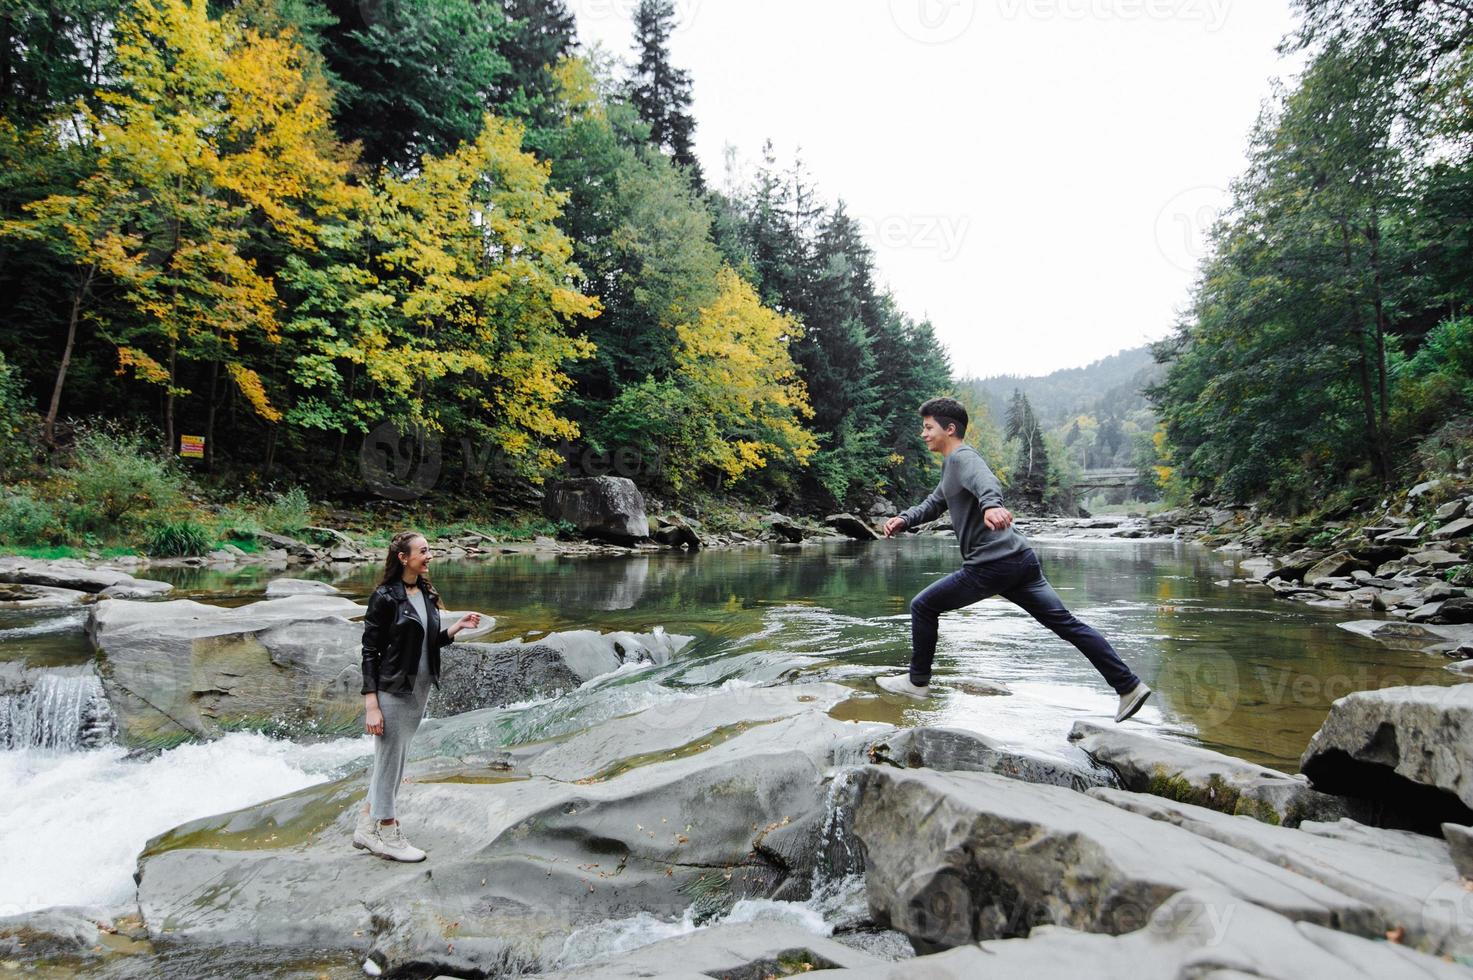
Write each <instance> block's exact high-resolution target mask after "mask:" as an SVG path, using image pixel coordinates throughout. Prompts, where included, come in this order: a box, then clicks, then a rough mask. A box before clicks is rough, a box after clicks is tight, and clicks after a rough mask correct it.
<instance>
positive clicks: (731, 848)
mask: <svg viewBox="0 0 1473 980" xmlns="http://www.w3.org/2000/svg"><path fill="white" fill-rule="evenodd" d="M783 690H784V693H785V695H786V703H787V705H788V707H787V708H786V709H780V708H778V707H776V706H775V705H774V706H773V709H772V710H771V711H770V712H769V713H770V714H771V715H772V716H773V717H771V718H769V719H767V720H765V722H764V723H757V724H752V725H750V726H749V727H746V728H745V729H744V730H741V731H738V732H735V733H732V734H729V735H728V736H727V737H718V736H719V734H720V733H719V732H718V731H717V728H719V726H717V728H713V726H712V724H711V720H712V717H713V716H712V715H710V714H709V713H707V712H701V711H694V710H692V711H689V712H688V713H686V714H684V715H682V716H681V719H682V720H681V721H680V722H679V723H678V724H677V723H675V722H672V720H671V718H670V716H669V715H668V714H664V713H662V710H661V708H660V707H655V708H650V709H648V710H647V711H645V712H641V713H640V714H639V715H635V716H631V718H622V719H617V720H616V721H615V722H611V723H607V724H608V726H609V727H607V728H604V726H595V727H594V728H593V729H592V730H591V731H590V732H589V733H588V738H587V740H586V741H585V742H584V743H583V744H582V746H581V748H580V751H583V750H587V751H589V753H590V754H589V755H588V757H587V758H586V759H585V761H584V762H583V764H582V765H579V764H577V761H576V755H577V753H576V752H573V751H569V750H567V749H564V748H563V746H564V745H565V744H566V743H561V742H559V741H553V742H550V743H546V744H544V745H542V746H532V747H528V748H527V750H526V751H525V752H521V753H520V754H519V752H518V751H517V750H516V747H512V751H511V752H510V753H509V754H510V755H511V756H512V757H514V758H515V759H516V767H515V768H511V769H508V768H505V764H504V763H494V764H490V765H487V764H486V763H485V762H484V761H483V760H479V759H477V758H467V759H463V760H455V759H451V758H448V757H447V756H445V755H444V754H443V752H441V753H440V754H438V755H437V756H436V757H435V758H432V759H427V760H425V761H423V762H421V763H417V764H414V765H413V766H412V767H411V770H410V782H408V783H407V784H406V785H405V786H404V787H403V788H402V790H401V793H400V796H399V800H400V811H401V817H402V819H403V821H404V826H405V833H406V835H407V836H408V837H409V838H410V840H412V841H413V842H415V843H416V844H417V845H419V846H421V847H424V848H425V849H426V850H427V851H428V852H429V854H430V858H429V860H428V861H427V862H425V863H423V864H418V865H398V864H393V863H389V862H383V861H380V860H378V859H375V858H373V857H371V856H368V855H366V854H363V853H361V852H355V851H353V850H352V848H351V847H350V846H349V839H350V836H351V833H352V828H353V825H354V821H355V820H356V816H357V811H358V807H359V805H360V804H361V802H362V800H363V796H364V792H365V789H366V782H367V775H366V774H360V775H357V776H353V777H350V778H347V779H344V780H340V781H338V782H335V783H329V784H325V785H322V786H314V787H311V788H310V789H307V790H304V791H302V792H299V793H295V794H292V795H290V796H286V797H282V798H281V799H278V800H274V801H270V802H267V803H263V804H260V805H258V806H254V807H249V808H246V809H244V810H240V811H236V812H234V813H230V814H222V815H220V816H217V817H210V818H207V819H205V820H199V821H194V822H193V823H190V824H185V825H184V826H181V827H179V828H176V829H175V830H173V831H170V832H169V833H167V834H164V835H161V836H160V837H158V838H155V839H154V840H153V841H150V843H149V845H148V847H147V848H146V849H145V851H144V853H143V855H142V856H141V857H140V859H139V893H138V897H139V906H140V909H141V911H142V914H143V916H144V919H145V922H146V924H147V926H148V929H149V931H150V933H151V934H152V935H154V936H155V937H158V938H161V939H169V940H171V941H174V942H185V943H190V944H196V945H201V946H207V947H216V946H230V945H239V944H266V945H273V946H282V947H287V946H308V947H320V948H353V949H358V950H361V951H365V952H368V951H371V952H372V953H373V955H375V956H376V957H378V958H379V959H380V960H381V961H382V962H383V963H384V964H385V966H386V967H387V968H390V969H404V970H407V971H411V972H430V971H435V970H438V971H441V972H450V973H457V974H461V975H473V974H476V973H478V972H485V971H488V970H493V969H494V970H506V969H510V968H515V969H520V970H528V971H530V970H544V969H548V968H551V967H553V966H555V964H556V960H557V957H558V955H559V953H560V951H561V949H562V944H563V940H564V938H565V937H566V936H567V935H568V934H569V933H570V932H571V931H572V930H573V929H576V928H579V927H581V926H587V925H589V924H591V923H594V922H599V921H602V920H606V919H617V918H625V917H629V916H633V915H636V914H638V913H645V914H649V915H654V916H656V917H659V918H664V919H666V920H668V921H678V920H679V919H680V918H681V917H682V915H683V914H684V913H685V911H686V910H687V909H689V908H692V907H694V908H695V909H696V910H697V911H698V912H699V913H700V914H701V915H712V914H717V913H720V912H721V911H723V910H725V909H727V908H729V907H730V906H731V904H732V903H734V902H735V901H736V900H738V899H740V898H743V897H759V898H778V899H802V898H805V897H807V894H808V889H809V888H810V887H811V882H812V875H811V872H812V869H813V867H814V863H815V861H816V860H817V859H818V856H819V854H820V851H821V846H820V845H821V842H822V835H823V828H824V826H825V817H826V814H827V809H826V799H827V790H828V783H829V780H828V776H827V772H828V770H829V768H830V765H831V762H832V752H833V748H834V746H835V745H836V744H837V743H838V742H839V741H840V740H842V739H843V738H844V737H845V736H850V735H853V734H856V733H860V732H864V731H866V730H869V731H875V730H877V729H876V726H865V725H862V724H858V723H854V722H841V721H837V720H835V719H833V718H830V717H829V716H828V715H827V714H826V713H825V712H826V709H827V707H828V706H830V705H831V704H833V703H837V700H838V699H840V698H841V697H842V696H843V693H846V692H845V690H844V689H843V688H839V687H837V686H835V685H798V686H793V687H791V688H786V689H783ZM725 698H726V695H725V693H724V692H722V693H718V694H714V695H712V696H711V698H710V699H709V704H708V705H707V707H708V708H710V709H711V710H712V712H715V711H718V710H719V705H720V703H721V702H722V701H723V699H725ZM800 699H807V700H800ZM775 700H779V699H775ZM477 714H480V713H477ZM484 714H485V715H486V717H487V719H488V723H490V724H493V725H494V724H495V718H496V715H497V712H495V711H494V710H492V711H488V712H485V713H484ZM641 716H643V717H642V722H643V724H641ZM473 720H474V719H473V717H472V716H471V715H465V716H461V717H460V718H458V719H454V720H453V721H454V722H455V723H456V724H457V725H459V726H461V727H463V726H465V725H467V724H470V723H472V722H473ZM600 729H603V731H602V737H600V734H599V733H600ZM640 730H645V731H657V732H659V733H660V739H661V741H660V743H659V744H662V745H671V746H680V748H679V749H675V750H672V751H669V752H655V753H651V752H649V751H648V750H647V748H646V746H645V745H644V744H641V742H639V741H638V740H633V739H630V738H629V737H628V734H629V733H630V732H633V731H640ZM453 741H455V742H462V743H463V742H469V741H472V740H470V739H466V738H461V739H456V740H453ZM443 744H444V743H442V747H443ZM604 745H613V746H622V750H623V752H624V757H623V758H622V759H621V758H617V757H613V756H610V755H609V754H607V753H606V752H603V751H599V752H593V750H594V749H595V748H598V747H600V746H604ZM555 750H561V756H550V757H549V759H548V761H547V762H545V763H542V764H541V765H540V766H539V765H538V758H539V754H540V753H541V752H546V753H551V752H553V751H555Z"/></svg>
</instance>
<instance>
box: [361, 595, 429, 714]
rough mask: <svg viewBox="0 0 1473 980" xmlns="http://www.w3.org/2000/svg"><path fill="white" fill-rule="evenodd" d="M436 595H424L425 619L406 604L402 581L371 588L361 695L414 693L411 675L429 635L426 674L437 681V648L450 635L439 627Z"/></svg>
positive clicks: (416, 666) (365, 616)
mask: <svg viewBox="0 0 1473 980" xmlns="http://www.w3.org/2000/svg"><path fill="white" fill-rule="evenodd" d="M435 599H436V596H434V595H432V594H429V592H428V590H426V594H425V618H427V619H428V620H429V622H428V623H421V622H420V621H419V614H418V613H417V612H415V610H414V607H413V606H412V605H410V603H409V594H408V593H407V592H405V591H404V582H403V580H402V579H401V580H398V581H394V582H388V583H385V584H384V585H380V586H379V587H378V588H376V589H374V590H373V595H371V596H369V597H368V611H367V612H366V613H365V614H364V616H363V691H362V692H361V693H363V694H369V693H372V692H374V691H385V692H387V693H389V694H412V693H414V675H415V673H416V672H417V671H418V670H419V657H420V653H421V652H422V650H423V649H424V636H425V634H429V637H430V677H431V678H432V679H433V681H434V683H435V685H436V686H437V687H438V686H439V684H440V648H441V647H443V646H447V645H448V644H449V643H450V642H451V640H450V634H449V633H448V632H447V631H446V630H445V629H443V628H442V627H441V626H440V610H439V609H438V608H437V606H436V603H435Z"/></svg>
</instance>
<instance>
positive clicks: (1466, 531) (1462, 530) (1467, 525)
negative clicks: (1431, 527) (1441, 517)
mask: <svg viewBox="0 0 1473 980" xmlns="http://www.w3.org/2000/svg"><path fill="white" fill-rule="evenodd" d="M1470 534H1473V518H1467V517H1462V518H1459V519H1457V520H1455V521H1449V522H1448V523H1446V524H1444V525H1443V526H1442V527H1440V528H1438V529H1437V530H1435V531H1433V532H1432V540H1434V541H1451V540H1452V539H1453V538H1466V537H1467V536H1468V535H1470Z"/></svg>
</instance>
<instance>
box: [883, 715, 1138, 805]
mask: <svg viewBox="0 0 1473 980" xmlns="http://www.w3.org/2000/svg"><path fill="white" fill-rule="evenodd" d="M867 755H868V758H869V761H870V762H874V763H876V764H880V765H892V766H897V767H899V768H901V769H922V768H924V769H935V770H937V771H939V772H958V771H960V772H993V773H997V774H998V775H1001V776H1008V777H1010V778H1012V779H1021V780H1024V781H1026V782H1030V783H1046V784H1048V785H1050V786H1065V787H1068V788H1069V789H1074V790H1083V789H1087V788H1089V787H1091V786H1112V785H1117V784H1118V782H1117V780H1116V779H1115V777H1114V774H1113V773H1112V772H1110V771H1109V770H1108V769H1104V768H1102V767H1100V766H1095V765H1091V763H1090V760H1089V759H1088V757H1084V756H1083V755H1082V754H1081V755H1080V757H1078V758H1075V759H1072V760H1071V759H1064V758H1054V757H1050V756H1046V755H1042V754H1039V753H1036V752H1028V751H1023V750H1019V749H1013V748H1009V747H1007V746H1005V745H1003V744H1002V743H1000V742H998V741H996V740H995V739H991V738H988V737H987V736H985V735H982V734H979V733H977V732H971V731H967V730H966V729H961V728H933V727H921V728H906V729H902V730H901V731H899V732H896V733H895V734H893V735H887V736H885V737H883V738H880V739H876V740H875V741H873V742H871V743H870V744H869V746H868V751H867Z"/></svg>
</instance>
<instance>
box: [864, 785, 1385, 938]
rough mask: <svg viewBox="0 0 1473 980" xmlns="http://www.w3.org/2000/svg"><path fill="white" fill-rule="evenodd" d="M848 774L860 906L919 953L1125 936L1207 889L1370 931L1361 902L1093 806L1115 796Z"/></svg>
mask: <svg viewBox="0 0 1473 980" xmlns="http://www.w3.org/2000/svg"><path fill="white" fill-rule="evenodd" d="M859 780H860V784H859V795H858V804H857V809H856V812H855V818H854V831H855V834H856V836H857V837H858V838H859V840H860V841H861V842H862V843H863V844H864V847H865V855H866V889H867V893H868V896H869V904H870V911H871V913H872V914H873V916H874V917H875V919H876V921H877V922H878V923H879V924H881V925H890V926H892V927H894V928H897V929H900V930H901V931H902V932H905V933H906V934H907V935H909V936H910V937H911V940H912V942H913V943H915V945H916V948H917V950H918V951H921V952H927V951H932V950H935V949H938V948H944V947H948V946H957V945H962V944H965V943H971V942H976V941H977V940H980V939H993V938H1002V937H1009V936H1021V935H1027V934H1028V932H1029V931H1030V930H1031V929H1033V928H1036V927H1038V926H1041V925H1050V924H1051V925H1062V926H1068V927H1070V928H1077V929H1082V930H1086V931H1089V932H1105V933H1110V934H1120V933H1125V932H1131V931H1134V930H1136V929H1139V928H1141V927H1142V926H1143V925H1145V923H1146V921H1147V920H1148V919H1149V918H1150V916H1151V914H1152V913H1153V912H1154V911H1155V910H1156V909H1157V908H1158V907H1159V906H1160V905H1161V904H1162V903H1163V902H1164V901H1166V900H1167V899H1168V898H1170V897H1171V896H1172V895H1174V894H1176V893H1178V892H1182V891H1188V890H1191V889H1193V888H1200V887H1204V886H1211V887H1216V888H1220V889H1222V890H1224V891H1226V892H1228V893H1229V894H1231V895H1233V896H1236V898H1237V899H1238V900H1240V901H1243V902H1252V903H1255V904H1258V905H1262V906H1264V907H1265V908H1270V909H1273V910H1275V911H1277V912H1279V913H1281V914H1283V915H1287V916H1289V917H1290V918H1293V919H1296V920H1302V921H1308V922H1316V923H1320V924H1324V925H1327V926H1333V927H1336V928H1341V929H1347V930H1349V931H1351V932H1355V933H1357V934H1361V935H1376V934H1379V927H1380V920H1379V918H1378V917H1377V916H1376V914H1375V913H1374V912H1373V911H1372V909H1371V907H1370V906H1368V905H1367V904H1366V903H1364V902H1362V901H1360V900H1357V899H1354V898H1351V897H1348V896H1346V895H1343V894H1341V893H1339V892H1336V891H1335V890H1333V889H1331V888H1328V887H1326V886H1324V885H1321V884H1319V883H1317V882H1314V881H1311V880H1308V879H1306V878H1303V877H1301V876H1298V875H1295V874H1292V873H1290V872H1288V871H1285V870H1284V869H1282V868H1279V867H1276V866H1274V865H1272V864H1270V863H1268V862H1265V861H1262V860H1260V859H1258V858H1255V857H1253V856H1251V855H1248V854H1243V853H1238V852H1235V851H1229V852H1224V850H1223V848H1222V847H1221V846H1219V845H1217V844H1215V843H1212V842H1210V841H1207V840H1204V839H1203V838H1202V837H1200V836H1198V835H1195V834H1192V833H1191V832H1189V831H1186V830H1182V829H1180V828H1174V827H1169V826H1168V825H1165V824H1162V823H1160V822H1158V821H1152V820H1151V819H1150V818H1148V817H1142V816H1140V815H1138V814H1132V816H1134V817H1135V818H1136V819H1121V817H1120V812H1118V811H1119V808H1118V807H1116V808H1112V807H1111V806H1110V804H1109V803H1106V802H1104V801H1103V800H1100V799H1094V798H1092V796H1093V794H1097V793H1119V792H1121V791H1120V790H1106V789H1091V790H1088V791H1087V794H1082V793H1076V792H1074V791H1072V790H1068V789H1063V788H1061V787H1056V786H1039V785H1033V784H1030V783H1024V782H1019V781H1017V780H1011V779H1008V778H1006V777H1003V776H996V775H993V774H990V773H936V772H931V771H928V770H920V769H915V770H895V769H890V768H886V767H879V766H866V767H864V768H863V769H862V770H861V772H860V775H859ZM1148 799H1149V797H1148ZM1224 819H1237V818H1226V817H1225V818H1224ZM1247 822H1249V823H1252V824H1254V825H1255V826H1260V825H1259V824H1257V822H1256V821H1247Z"/></svg>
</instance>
